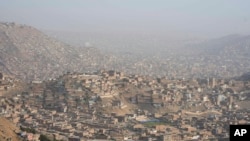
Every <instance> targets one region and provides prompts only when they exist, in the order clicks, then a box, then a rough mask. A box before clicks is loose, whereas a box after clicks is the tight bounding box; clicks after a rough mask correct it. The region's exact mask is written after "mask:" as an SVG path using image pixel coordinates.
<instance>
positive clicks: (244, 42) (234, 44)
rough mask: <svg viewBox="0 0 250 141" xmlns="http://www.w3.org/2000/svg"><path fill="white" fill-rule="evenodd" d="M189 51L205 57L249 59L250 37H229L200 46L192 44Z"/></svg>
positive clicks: (212, 40)
mask: <svg viewBox="0 0 250 141" xmlns="http://www.w3.org/2000/svg"><path fill="white" fill-rule="evenodd" d="M188 49H190V50H192V51H194V53H200V54H205V55H237V56H244V57H249V56H250V36H249V35H246V36H244V35H237V34H233V35H228V36H224V37H221V38H216V39H211V40H208V41H204V42H202V43H198V44H191V45H189V47H188Z"/></svg>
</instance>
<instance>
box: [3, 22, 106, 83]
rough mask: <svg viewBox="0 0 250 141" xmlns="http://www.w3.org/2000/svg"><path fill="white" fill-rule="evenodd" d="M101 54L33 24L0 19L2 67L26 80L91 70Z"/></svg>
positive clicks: (6, 71) (5, 70)
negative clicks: (65, 40)
mask: <svg viewBox="0 0 250 141" xmlns="http://www.w3.org/2000/svg"><path fill="white" fill-rule="evenodd" d="M90 54H91V55H90ZM101 56H102V55H101V54H100V52H99V51H98V50H97V49H93V48H74V47H72V46H69V45H67V44H65V43H62V42H59V41H57V40H55V39H53V38H50V37H48V36H47V35H45V34H43V33H42V32H41V31H39V30H37V29H35V28H33V27H30V26H26V25H19V24H16V23H0V69H1V70H2V71H3V72H5V73H8V74H12V75H15V76H17V77H19V78H22V79H24V80H32V79H39V80H44V79H47V78H51V77H54V76H58V74H61V73H63V72H66V71H82V70H85V71H86V70H91V68H93V67H96V65H97V64H98V63H100V62H98V61H99V60H102V61H103V60H104V58H102V57H101ZM93 62H94V63H93ZM95 69H96V68H95Z"/></svg>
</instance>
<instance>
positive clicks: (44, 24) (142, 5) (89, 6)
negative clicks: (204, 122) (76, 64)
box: [0, 0, 250, 35]
mask: <svg viewBox="0 0 250 141" xmlns="http://www.w3.org/2000/svg"><path fill="white" fill-rule="evenodd" d="M249 6H250V0H0V21H7V22H12V21H14V22H17V23H22V24H27V25H31V26H35V27H37V28H40V29H49V30H51V29H53V30H78V31H84V30H86V29H89V30H92V29H93V30H111V29H112V30H121V31H123V30H141V31H144V30H145V31H151V30H156V31H167V32H170V31H181V32H191V33H199V34H207V35H213V34H216V35H226V34H234V33H247V34H248V33H250V8H249Z"/></svg>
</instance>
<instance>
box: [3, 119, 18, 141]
mask: <svg viewBox="0 0 250 141" xmlns="http://www.w3.org/2000/svg"><path fill="white" fill-rule="evenodd" d="M0 126H1V129H0V140H1V141H5V140H8V139H9V140H10V139H11V141H20V140H21V139H20V138H19V137H18V136H17V134H16V132H18V131H19V129H18V128H17V127H16V126H14V125H13V124H12V123H11V122H10V121H8V120H7V119H5V118H3V117H0Z"/></svg>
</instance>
